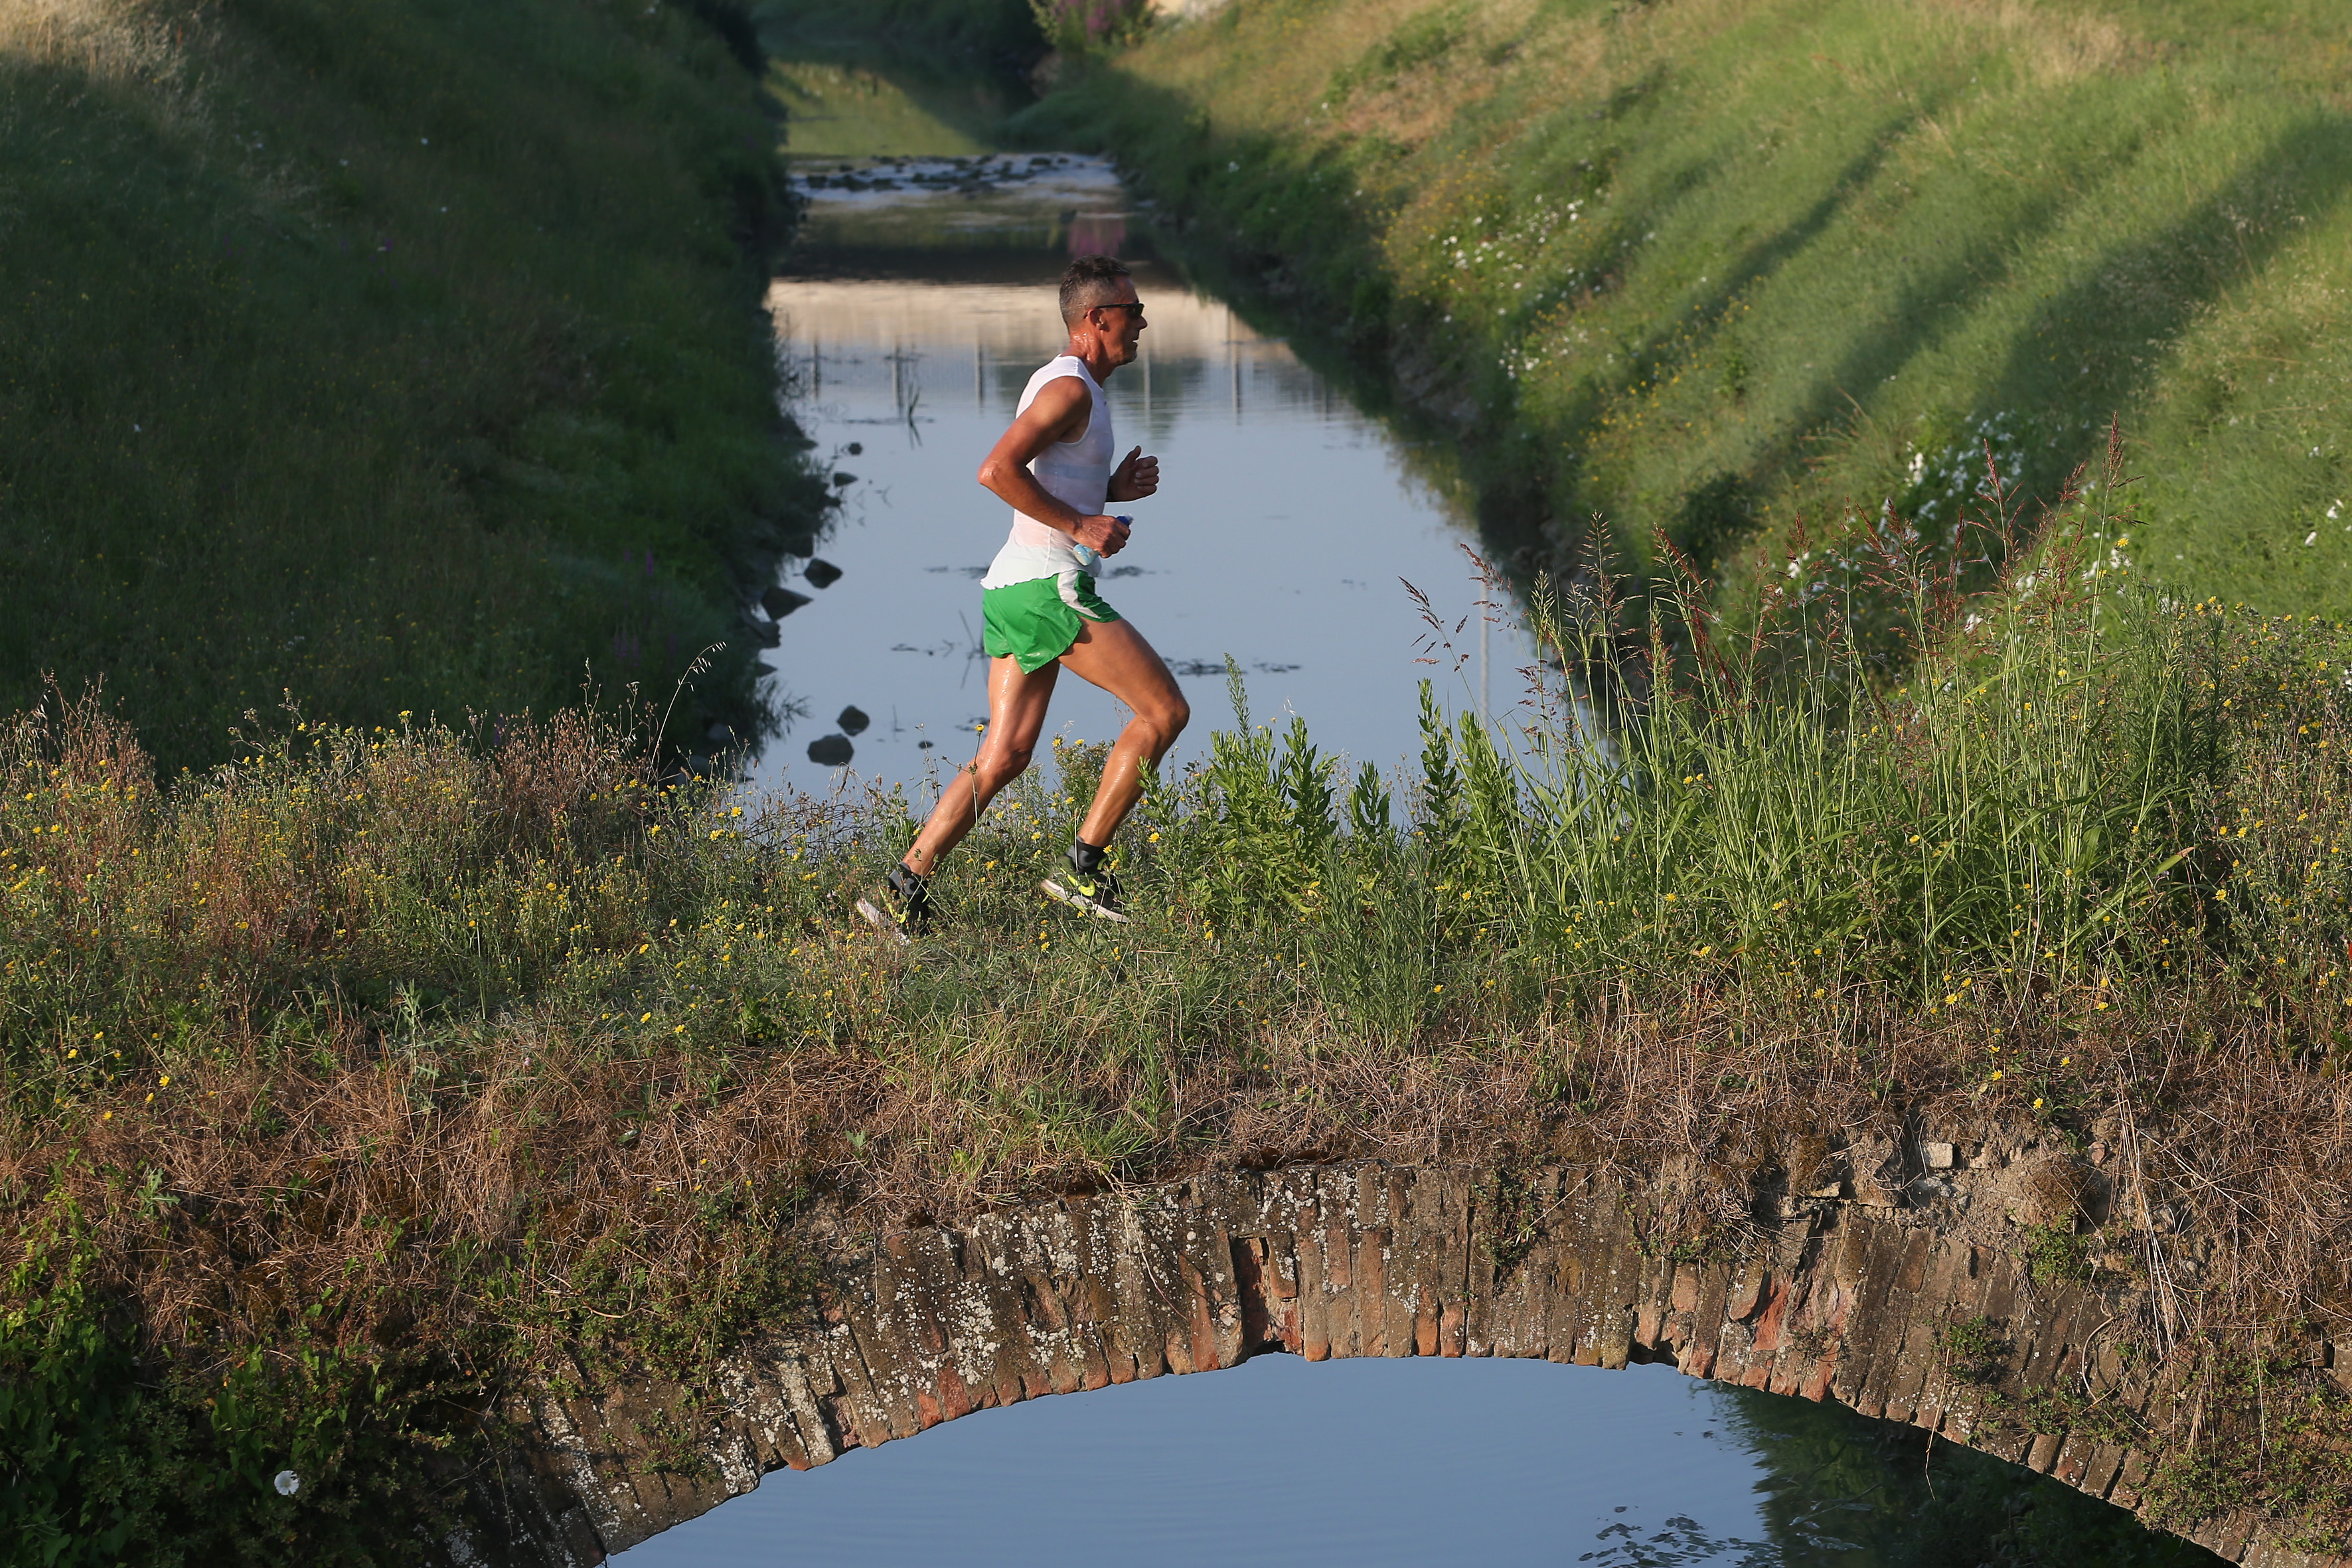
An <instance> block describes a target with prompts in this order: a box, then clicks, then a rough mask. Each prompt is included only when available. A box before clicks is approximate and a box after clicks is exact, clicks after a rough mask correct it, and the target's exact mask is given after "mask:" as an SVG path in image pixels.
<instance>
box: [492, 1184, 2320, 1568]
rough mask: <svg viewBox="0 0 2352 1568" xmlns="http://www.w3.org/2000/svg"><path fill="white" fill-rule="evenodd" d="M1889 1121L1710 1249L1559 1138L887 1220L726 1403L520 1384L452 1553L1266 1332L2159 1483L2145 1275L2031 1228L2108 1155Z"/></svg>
mask: <svg viewBox="0 0 2352 1568" xmlns="http://www.w3.org/2000/svg"><path fill="white" fill-rule="evenodd" d="M1885 1154H1886V1157H1885V1158H1884V1159H1882V1160H1880V1161H1878V1162H1876V1163H1874V1168H1875V1169H1876V1170H1877V1171H1878V1172H1879V1173H1880V1174H1881V1176H1882V1177H1884V1178H1885V1180H1887V1181H1892V1182H1894V1183H1895V1185H1894V1186H1892V1187H1889V1186H1887V1185H1885V1184H1882V1183H1881V1182H1880V1181H1874V1180H1873V1179H1871V1178H1870V1177H1869V1176H1868V1175H1866V1174H1864V1175H1862V1176H1860V1177H1859V1178H1857V1176H1856V1175H1855V1174H1854V1173H1855V1172H1857V1171H1860V1170H1862V1169H1863V1167H1864V1165H1865V1164H1872V1162H1867V1161H1861V1160H1856V1161H1850V1162H1847V1163H1844V1164H1843V1165H1841V1164H1840V1163H1839V1162H1838V1160H1837V1157H1834V1156H1833V1157H1832V1163H1831V1164H1829V1165H1826V1166H1825V1167H1824V1169H1823V1173H1822V1180H1820V1181H1819V1182H1818V1184H1816V1186H1815V1188H1814V1190H1813V1192H1812V1193H1811V1194H1810V1195H1798V1196H1790V1197H1781V1198H1777V1199H1773V1200H1770V1201H1769V1203H1767V1204H1766V1205H1764V1206H1765V1207H1766V1209H1767V1215H1766V1217H1763V1218H1760V1219H1751V1220H1750V1222H1749V1223H1750V1226H1751V1228H1750V1229H1749V1230H1748V1233H1747V1235H1746V1237H1745V1241H1744V1244H1743V1245H1742V1246H1740V1247H1736V1248H1735V1247H1719V1248H1717V1249H1711V1250H1709V1251H1706V1252H1705V1253H1701V1254H1699V1255H1696V1256H1692V1255H1688V1254H1689V1251H1690V1249H1687V1248H1684V1249H1677V1248H1675V1247H1673V1246H1671V1245H1667V1244H1665V1243H1664V1240H1663V1237H1665V1236H1667V1235H1668V1234H1670V1233H1671V1232H1672V1231H1673V1229H1674V1228H1675V1226H1674V1225H1673V1223H1672V1218H1673V1216H1672V1214H1671V1212H1670V1210H1671V1205H1667V1204H1664V1203H1662V1200H1661V1196H1660V1194H1661V1193H1662V1192H1664V1191H1668V1190H1670V1184H1664V1183H1661V1182H1659V1181H1657V1180H1655V1179H1652V1178H1647V1177H1643V1176H1640V1175H1636V1174H1632V1173H1612V1172H1610V1171H1607V1170H1601V1169H1575V1168H1566V1167H1549V1168H1541V1169H1537V1170H1534V1171H1531V1172H1524V1173H1510V1174H1504V1175H1497V1174H1496V1173H1492V1172H1480V1171H1476V1170H1470V1169H1462V1168H1453V1167H1442V1166H1418V1167H1416V1166H1411V1165H1402V1164H1393V1163H1354V1164H1334V1165H1322V1166H1312V1167H1294V1168H1290V1169H1285V1170H1275V1171H1264V1172H1241V1173H1224V1174H1216V1175H1210V1176H1203V1177H1200V1178H1196V1179H1193V1180H1190V1181H1185V1182H1181V1183H1179V1184H1172V1185H1169V1186H1164V1187H1156V1188H1149V1189H1143V1190H1138V1191H1130V1192H1127V1193H1114V1194H1098V1195H1096V1196H1090V1197H1083V1198H1074V1199H1066V1200H1061V1201H1055V1202H1050V1203H1045V1204H1041V1205H1032V1206H1029V1207H1024V1208H1019V1209H1013V1210H1010V1211H1006V1212H1003V1213H998V1214H993V1215H987V1216H984V1217H982V1218H981V1219H980V1220H977V1221H975V1222H974V1223H973V1224H972V1225H971V1226H969V1227H967V1228H963V1229H949V1228H925V1229H917V1230H908V1231H904V1232H900V1233H897V1234H891V1235H887V1236H885V1237H880V1238H878V1239H875V1240H868V1241H866V1242H865V1243H863V1244H861V1245H859V1246H857V1247H844V1248H841V1249H840V1250H838V1251H837V1252H836V1254H835V1260H834V1262H833V1263H832V1264H831V1266H830V1268H829V1276H830V1278H829V1280H828V1290H827V1300H828V1305H827V1307H826V1310H825V1312H824V1317H823V1319H822V1321H812V1322H810V1323H808V1324H805V1325H803V1326H800V1327H795V1328H792V1329H788V1330H782V1331H776V1332H774V1333H773V1334H772V1335H770V1336H767V1337H764V1338H761V1339H758V1340H756V1341H754V1342H751V1343H748V1344H745V1345H743V1346H742V1347H740V1349H739V1350H738V1351H737V1352H735V1353H734V1354H733V1355H732V1356H731V1357H730V1359H729V1360H728V1361H727V1363H725V1364H724V1365H723V1366H721V1367H719V1369H717V1373H718V1375H717V1378H716V1386H717V1387H718V1388H719V1395H720V1396H719V1401H718V1403H717V1405H715V1406H714V1405H709V1404H708V1403H703V1404H700V1405H689V1404H688V1403H686V1402H682V1400H681V1395H680V1391H679V1390H677V1389H675V1388H668V1387H662V1386H656V1385H651V1384H646V1385H639V1386H625V1387H615V1388H610V1389H606V1390H603V1391H601V1392H599V1393H598V1394H594V1395H592V1396H587V1397H582V1398H576V1399H557V1398H553V1397H541V1398H537V1399H532V1400H527V1401H525V1402H523V1403H524V1408H521V1409H518V1410H517V1411H515V1412H514V1413H513V1414H515V1415H518V1416H519V1417H520V1426H521V1427H522V1429H523V1431H524V1432H525V1434H526V1439H525V1443H524V1446H523V1448H522V1451H520V1453H518V1454H517V1455H516V1456H515V1457H514V1458H513V1459H512V1460H511V1462H510V1463H509V1465H508V1466H507V1468H506V1473H505V1474H504V1475H503V1476H502V1477H501V1478H500V1484H499V1485H498V1486H497V1487H495V1488H481V1489H478V1490H477V1495H476V1497H475V1499H474V1504H475V1509H474V1512H475V1517H476V1518H477V1520H478V1521H479V1524H478V1528H477V1529H476V1531H474V1532H473V1533H471V1534H469V1535H467V1536H462V1537H458V1538H453V1539H452V1540H450V1541H449V1542H448V1543H447V1544H448V1546H449V1548H450V1555H451V1556H452V1557H453V1558H454V1559H456V1560H457V1561H458V1562H460V1563H468V1562H470V1563H487V1562H505V1563H512V1564H516V1565H517V1568H523V1565H528V1568H541V1565H545V1568H555V1565H562V1568H585V1565H587V1564H590V1563H597V1562H600V1561H602V1560H603V1558H604V1555H605V1554H606V1553H609V1552H619V1551H623V1550H625V1549H626V1548H627V1547H630V1546H633V1545H635V1544H636V1543H637V1542H641V1541H644V1540H646V1538H647V1537H649V1536H652V1535H654V1534H656V1533H657V1532H658V1531H663V1530H665V1529H667V1528H668V1527H669V1526H671V1525H673V1524H677V1523H680V1522H682V1521H686V1520H688V1519H692V1518H694V1517H695V1516H697V1515H698V1514H701V1513H703V1512H706V1511H707V1510H710V1509H712V1508H715V1507H717V1506H718V1505H719V1504H720V1503H722V1502H725V1501H726V1500H728V1499H730V1498H731V1497H735V1496H738V1495H740V1494H741V1493H743V1492H747V1491H750V1490H751V1489H753V1488H754V1487H756V1486H758V1485H759V1484H760V1480H761V1476H762V1475H763V1474H765V1473H767V1472H770V1471H772V1470H776V1469H779V1468H793V1469H803V1468H808V1467H810V1466H813V1465H821V1464H824V1463H825V1462H826V1461H827V1460H830V1459H832V1458H835V1457H836V1456H838V1455H839V1454H841V1453H842V1452H844V1451H845V1450H846V1449H849V1448H853V1447H873V1446H875V1445H877V1444H879V1443H885V1442H888V1441H891V1440H893V1439H896V1438H901V1437H911V1436H916V1435H917V1434H919V1433H920V1432H922V1431H924V1430H926V1429H927V1428H929V1427H930V1426H936V1425H938V1424H939V1423H940V1422H942V1421H951V1420H954V1419H956V1418H957V1417H959V1416H961V1415H969V1414H971V1412H974V1411H979V1410H985V1409H987V1408H988V1407H990V1406H992V1405H1009V1404H1012V1403H1013V1402H1015V1401H1018V1400H1024V1399H1033V1398H1035V1397H1037V1396H1039V1395H1041V1394H1067V1393H1075V1392H1078V1391H1081V1390H1086V1389H1093V1388H1099V1387H1102V1386H1104V1385H1105V1384H1113V1383H1126V1382H1129V1381H1131V1380H1133V1379H1137V1378H1147V1377H1157V1376H1160V1375H1161V1374H1162V1373H1189V1372H1205V1371H1210V1370H1213V1369H1215V1368H1221V1367H1228V1366H1233V1365H1235V1364H1237V1363H1240V1362H1242V1361H1244V1360H1246V1359H1247V1358H1248V1357H1250V1356H1252V1355H1255V1354H1258V1353H1261V1352H1272V1351H1286V1352H1294V1353H1297V1354H1299V1355H1304V1356H1306V1357H1307V1358H1309V1359H1311V1360H1320V1359H1323V1358H1326V1357H1333V1356H1403V1355H1433V1356H1540V1357H1546V1358H1549V1359H1550V1360H1553V1361H1558V1362H1571V1363H1577V1364H1580V1365H1591V1366H1601V1367H1622V1366H1624V1365H1625V1364H1626V1363H1629V1362H1669V1363H1673V1364H1674V1365H1675V1366H1676V1367H1678V1368H1679V1369H1680V1370H1682V1371H1683V1372H1685V1373H1689V1374H1690V1375H1692V1376H1695V1377H1708V1378H1717V1379H1720V1380H1723V1381H1725V1382H1727V1383H1733V1384H1740V1385H1743V1386H1746V1387H1749V1388H1759V1389H1767V1390H1770V1391H1773V1392H1776V1393H1781V1394H1797V1395H1801V1396H1803V1397H1806V1398H1811V1399H1822V1398H1834V1399H1836V1400H1839V1401H1840V1402H1842V1403H1843V1404H1846V1405H1851V1406H1853V1408H1855V1409H1857V1410H1860V1411H1861V1412H1863V1413H1864V1414H1865V1415H1874V1416H1882V1417H1885V1418H1886V1419H1889V1420H1895V1421H1905V1422H1912V1423H1916V1424H1917V1425H1919V1426H1927V1427H1929V1428H1932V1429H1933V1430H1935V1431H1936V1432H1937V1433H1938V1434H1939V1435H1941V1436H1945V1437H1947V1438H1948V1439H1949V1440H1952V1441H1955V1442H1959V1443H1963V1444H1967V1445H1969V1446H1970V1447H1977V1448H1979V1449H1982V1450H1985V1451H1987V1452H1990V1453H1992V1454H1996V1455H1999V1456H2000V1457H2002V1458H2010V1459H2014V1460H2019V1461H2021V1462H2023V1463H2025V1464H2027V1465H2030V1466H2031V1467H2032V1468H2034V1469H2036V1470H2040V1471H2042V1472H2045V1473H2047V1474H2050V1475H2053V1476H2055V1477H2057V1478H2058V1479H2061V1480H2063V1481H2065V1482H2067V1483H2068V1484H2070V1485H2073V1486H2074V1487H2077V1488H2080V1489H2083V1490H2084V1491H2086V1492H2089V1493H2091V1494H2093V1495H2094V1496H2097V1497H2101V1498H2105V1499H2108V1500H2111V1501H2114V1502H2116V1503H2118V1504H2120V1505H2122V1506H2124V1507H2126V1508H2136V1507H2139V1506H2142V1505H2143V1503H2144V1497H2143V1490H2142V1489H2143V1487H2144V1486H2145V1484H2146V1482H2147V1477H2148V1474H2149V1456H2148V1455H2147V1454H2145V1453H2141V1452H2137V1451H2134V1450H2133V1449H2132V1448H2130V1447H2125V1446H2122V1445H2121V1444H2119V1443H2118V1442H2117V1441H2116V1440H2115V1435H2116V1434H2117V1433H2119V1432H2127V1431H2130V1430H2133V1429H2134V1427H2133V1426H2131V1424H2130V1423H2129V1422H2128V1421H2118V1420H2117V1419H2116V1415H2117V1413H2119V1412H2121V1413H2134V1412H2137V1411H2138V1410H2140V1409H2144V1408H2145V1407H2146V1406H2147V1404H2148V1402H2149V1401H2150V1400H2151V1399H2152V1398H2154V1397H2156V1396H2157V1395H2158V1393H2159V1391H2158V1389H2156V1388H2155V1387H2154V1386H2152V1384H2150V1382H2149V1379H2148V1377H2147V1374H2146V1373H2135V1372H2134V1370H2133V1367H2134V1363H2133V1360H2132V1358H2131V1354H2130V1352H2129V1351H2128V1350H2127V1349H2126V1342H2127V1341H2129V1340H2130V1339H2131V1338H2132V1337H2133V1336H2134V1335H2135V1334H2136V1333H2137V1334H2143V1335H2144V1334H2145V1333H2146V1332H2147V1325H2148V1323H2149V1322H2150V1319H2149V1316H2148V1314H2149V1312H2150V1311H2151V1310H2153V1306H2154V1304H2153V1303H2152V1302H2150V1301H2149V1300H2147V1299H2146V1289H2145V1287H2138V1288H2135V1289H2134V1290H2132V1291H2127V1292H2124V1293H2121V1294H2118V1293H2117V1292H2116V1291H2114V1290H2111V1289H2108V1290H2094V1289H2090V1288H2088V1287H2086V1286H2084V1285H2082V1284H2080V1283H2074V1282H2066V1283H2058V1284H2051V1283H2039V1284H2038V1283H2036V1281H2035V1279H2033V1277H2032V1272H2031V1270H2030V1269H2029V1268H2027V1266H2026V1264H2025V1262H2024V1260H2023V1258H2022V1256H2021V1248H2020V1247H2019V1246H2018V1243H2017V1237H2018V1232H2017V1231H2016V1230H2015V1228H2014V1224H2015V1223H2016V1222H2019V1221H2023V1222H2026V1223H2032V1221H2033V1219H2034V1217H2035V1216H2034V1213H2033V1209H2034V1205H2037V1204H2043V1205H2046V1204H2049V1203H2052V1202H2053V1201H2055V1202H2058V1203H2060V1204H2062V1205H2074V1204H2081V1205H2089V1206H2092V1207H2093V1208H2094V1210H2095V1208H2096V1205H2098V1204H2099V1203H2100V1201H2101V1200H2100V1194H2101V1193H2102V1191H2103V1190H2104V1188H2105V1183H2104V1180H2103V1177H2102V1175H2101V1173H2100V1172H2099V1170H2098V1169H2097V1167H2096V1165H2095V1164H2094V1163H2090V1162H2084V1161H2081V1160H2077V1159H2075V1158H2074V1157H2073V1156H2071V1155H2066V1154H2063V1153H2061V1152H2056V1151H2042V1150H2039V1149H2036V1148H2035V1147H2033V1146H2032V1145H2031V1144H2023V1145H2012V1146H2011V1147H2008V1148H1999V1149H1993V1150H1990V1151H1985V1150H1979V1149H1971V1148H1970V1147H1969V1146H1966V1145H1960V1146H1954V1145H1949V1144H1941V1145H1939V1144H1918V1145H1911V1146H1908V1147H1907V1148H1905V1149H1902V1150H1892V1149H1891V1148H1890V1151H1887V1152H1885ZM2093 1154H2094V1157H2095V1158H2096V1157H2097V1156H2098V1154H2099V1151H2097V1150H2096V1149H2095V1150H2094V1151H2093ZM2053 1188H2054V1189H2057V1196H2056V1197H2055V1198H2054V1199H2053V1195H2052V1194H2053ZM2068 1212H2070V1213H2071V1212H2072V1209H2071V1208H2069V1210H2068ZM2190 1267H2193V1264H2192V1265H2190ZM1956 1324H1972V1325H1974V1326H1975V1330H1974V1335H1973V1343H1974V1349H1973V1350H1966V1349H1960V1348H1956V1346H1955V1342H1954V1336H1953V1334H1952V1331H1951V1330H1952V1327H1953V1325H1956ZM2319 1353H2321V1354H2322V1355H2323V1356H2324V1355H2325V1354H2326V1349H2325V1347H2323V1348H2322V1350H2321V1352H2319ZM1971 1356H1972V1357H1974V1358H1975V1359H1973V1360H1970V1359H1969V1357H1971ZM1956 1363H1966V1364H1956ZM1996 1385H1997V1386H2000V1387H2001V1388H2003V1389H2006V1390H2009V1391H2012V1392H2018V1391H2023V1390H2026V1389H2032V1388H2037V1387H2038V1388H2044V1389H2049V1390H2053V1391H2063V1393H2064V1394H2065V1397H2064V1398H2063V1399H2061V1400H2059V1401H2056V1402H2053V1401H2050V1400H2046V1399H2045V1400H2042V1401H2040V1402H2038V1403H2037V1404H2033V1405H2031V1406H2029V1407H2031V1408H2034V1409H2037V1410H2039V1411H2040V1412H2042V1417H2041V1418H2042V1424H2044V1425H2056V1426H2066V1425H2068V1424H2069V1423H2068V1422H2067V1421H2065V1420H2058V1421H2053V1420H2051V1419H2049V1412H2050V1411H2051V1410H2053V1408H2055V1409H2058V1410H2060V1411H2062V1412H2063V1411H2073V1412H2074V1413H2075V1418H2074V1421H2073V1423H2072V1424H2073V1425H2074V1426H2075V1427H2076V1428H2077V1429H2074V1430H2057V1431H2045V1432H2035V1431H2032V1430H2027V1429H2024V1428H2023V1427H2021V1426H2017V1425H2015V1424H2013V1423H2012V1422H2004V1421H2003V1420H2001V1419H2000V1416H1999V1414H1998V1410H1997V1409H1996V1408H1995V1406H1994V1405H1993V1404H1992V1403H1991V1402H1989V1401H1988V1399H1987V1390H1988V1388H1989V1387H1991V1386H1996ZM688 1407H691V1408H694V1409H695V1414H694V1415H693V1416H692V1417H691V1418H690V1420H688V1422H687V1423H686V1424H685V1425H684V1426H683V1427H681V1425H680V1420H679V1417H678V1416H677V1414H676V1412H677V1410H678V1409H680V1408H688ZM2019 1407H2020V1402H2018V1401H2016V1400H2014V1399H2012V1400H2011V1401H2009V1402H2007V1403H2006V1404H2005V1405H2002V1406H2001V1408H2006V1409H2009V1410H2011V1411H2014V1410H2016V1409H2018V1408H2019ZM2084 1412H2093V1413H2099V1414H2096V1415H2084ZM493 1490H495V1492H496V1493H497V1495H496V1496H495V1497H493V1496H490V1495H488V1493H489V1492H490V1491H493ZM2195 1538H2196V1539H2197V1540H2199V1541H2200V1542H2203V1543H2204V1544H2205V1545H2207V1546H2209V1547H2211V1548H2212V1549H2214V1550H2215V1551H2217V1552H2220V1553H2221V1554H2222V1555H2223V1556H2225V1557H2230V1558H2233V1559H2237V1560H2240V1561H2242V1562H2245V1563H2258V1564H2263V1565H2264V1568H2286V1565H2288V1564H2294V1565H2296V1568H2302V1565H2305V1564H2312V1565H2317V1564H2322V1563H2329V1564H2333V1563H2342V1562H2345V1561H2346V1560H2345V1559H2338V1558H2333V1557H2326V1558H2315V1557H2311V1556H2307V1555H2305V1554H2303V1553H2301V1552H2294V1551H2292V1550H2289V1549H2288V1548H2287V1547H2285V1546H2284V1545H2283V1544H2282V1543H2280V1542H2278V1541H2277V1540H2276V1539H2275V1538H2274V1527H2271V1526H2267V1525H2265V1523H2264V1522H2263V1521H2261V1520H2258V1519H2255V1518H2252V1517H2228V1518H2220V1519H2214V1520H2209V1521H2205V1523H2204V1524H2202V1525H2201V1526H2200V1528H2199V1529H2198V1530H2197V1531H2196V1532H2195Z"/></svg>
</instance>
